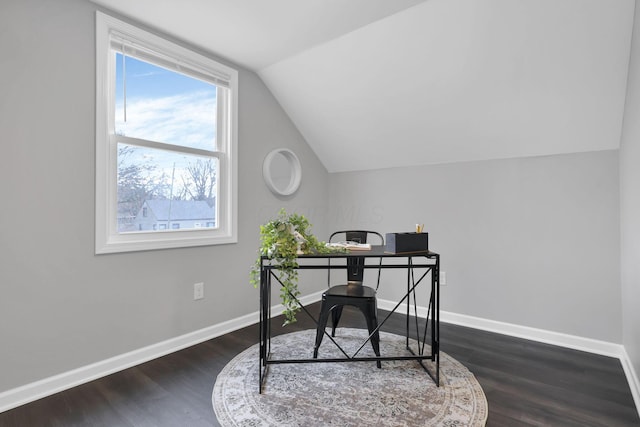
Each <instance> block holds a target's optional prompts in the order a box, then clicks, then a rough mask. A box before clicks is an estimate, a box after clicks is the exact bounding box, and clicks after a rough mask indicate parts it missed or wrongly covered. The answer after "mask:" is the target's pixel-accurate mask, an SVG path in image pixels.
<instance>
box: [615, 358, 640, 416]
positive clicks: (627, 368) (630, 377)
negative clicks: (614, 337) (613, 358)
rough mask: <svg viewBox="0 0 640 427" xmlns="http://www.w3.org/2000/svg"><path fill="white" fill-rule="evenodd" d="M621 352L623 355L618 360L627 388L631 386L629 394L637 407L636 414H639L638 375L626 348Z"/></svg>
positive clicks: (639, 378)
mask: <svg viewBox="0 0 640 427" xmlns="http://www.w3.org/2000/svg"><path fill="white" fill-rule="evenodd" d="M623 352H624V357H621V358H620V362H621V363H622V369H624V373H625V375H626V376H627V381H628V382H629V388H631V394H632V395H633V401H634V402H635V404H636V408H637V409H638V415H640V377H638V373H637V372H636V370H635V369H634V368H633V364H632V363H631V359H629V355H628V354H627V350H626V349H623Z"/></svg>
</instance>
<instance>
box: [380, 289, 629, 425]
mask: <svg viewBox="0 0 640 427" xmlns="http://www.w3.org/2000/svg"><path fill="white" fill-rule="evenodd" d="M396 304H397V303H396V302H394V301H389V300H381V299H378V307H379V308H381V309H383V310H392V309H393V307H395V305H396ZM398 310H399V312H401V313H405V312H406V310H407V306H406V304H403V305H401V306H400V307H398ZM412 310H413V309H412ZM416 311H417V314H418V316H420V317H425V316H426V315H427V308H426V307H418V308H417V310H416ZM440 321H441V322H445V323H451V324H454V325H459V326H467V327H469V328H474V329H480V330H483V331H488V332H495V333H498V334H503V335H509V336H512V337H517V338H524V339H527V340H531V341H537V342H542V343H546V344H553V345H557V346H561V347H566V348H571V349H574V350H581V351H586V352H589V353H594V354H600V355H603V356H609V357H615V358H618V359H620V363H621V364H622V368H623V370H624V373H625V376H626V377H627V382H628V383H629V388H630V389H631V394H632V395H633V400H634V402H635V405H636V410H637V411H638V414H639V415H640V381H639V380H638V378H639V377H638V374H637V373H636V372H635V370H634V369H633V364H632V363H631V361H630V359H629V355H628V354H627V352H626V350H625V348H624V346H623V345H621V344H614V343H610V342H607V341H600V340H594V339H591V338H584V337H579V336H575V335H569V334H563V333H560V332H553V331H547V330H544V329H537V328H531V327H528V326H520V325H514V324H511V323H505V322H498V321H495V320H488V319H483V318H480V317H474V316H467V315H464V314H457V313H451V312H448V311H440Z"/></svg>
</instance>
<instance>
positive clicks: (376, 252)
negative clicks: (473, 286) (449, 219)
mask: <svg viewBox="0 0 640 427" xmlns="http://www.w3.org/2000/svg"><path fill="white" fill-rule="evenodd" d="M438 256H439V254H437V253H435V252H431V251H428V250H426V251H416V252H385V246H384V245H372V246H371V249H370V250H369V249H367V250H361V249H360V250H354V249H351V250H348V251H347V252H343V253H340V252H337V253H335V252H332V253H327V254H304V255H298V258H300V259H305V258H351V257H363V258H374V257H375V258H380V257H383V258H393V257H403V258H407V257H426V258H437V257H438ZM262 258H263V259H267V257H266V256H263V257H262Z"/></svg>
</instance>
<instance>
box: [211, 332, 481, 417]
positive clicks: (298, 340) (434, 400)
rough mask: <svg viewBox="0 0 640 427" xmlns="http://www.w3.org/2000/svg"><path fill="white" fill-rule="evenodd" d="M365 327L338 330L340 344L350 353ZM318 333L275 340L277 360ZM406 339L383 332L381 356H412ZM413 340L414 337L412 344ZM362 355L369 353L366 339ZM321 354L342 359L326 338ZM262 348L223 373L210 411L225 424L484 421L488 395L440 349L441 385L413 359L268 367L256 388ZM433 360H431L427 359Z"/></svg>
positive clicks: (298, 353) (307, 352) (306, 348)
mask: <svg viewBox="0 0 640 427" xmlns="http://www.w3.org/2000/svg"><path fill="white" fill-rule="evenodd" d="M366 336H367V332H366V330H361V329H350V328H339V329H338V330H337V331H336V338H335V339H336V341H337V342H338V343H339V344H340V345H341V346H343V348H345V350H346V351H347V353H348V354H353V353H354V352H355V351H356V350H357V349H358V348H359V347H360V346H361V345H362V342H363V340H364V338H365V337H366ZM314 340H315V330H306V331H300V332H293V333H290V334H286V335H280V336H276V337H273V338H272V340H271V353H272V359H286V358H308V357H311V356H312V354H313V343H314ZM405 342H406V338H404V337H402V336H399V335H393V334H388V333H380V351H381V355H382V356H385V355H394V356H395V355H409V353H408V352H407V350H406V348H405ZM413 345H415V342H414V343H413ZM358 355H359V356H360V355H362V356H371V355H373V351H372V350H371V346H370V345H369V344H367V345H366V346H365V347H363V348H362V350H361V351H360V353H359V354H358ZM318 357H319V358H323V357H325V358H331V357H342V355H341V353H340V352H339V350H338V349H337V347H336V346H335V344H333V343H332V342H331V340H330V339H328V338H327V337H326V336H325V338H324V341H323V343H322V346H321V347H320V352H319V356H318ZM258 363H259V361H258V345H257V344H256V345H254V346H253V347H250V348H249V349H247V350H245V351H244V352H242V353H240V354H239V355H238V356H236V357H235V358H234V359H233V360H232V361H231V362H229V363H228V364H227V366H225V367H224V369H223V370H222V371H221V372H220V374H219V375H218V378H217V379H216V383H215V385H214V387H213V395H212V401H213V408H214V411H215V413H216V416H217V417H218V421H219V422H220V425H222V426H223V427H228V426H252V427H257V426H278V427H282V426H305V427H311V426H341V427H346V426H359V427H360V426H394V427H396V426H411V427H417V426H447V427H453V426H484V425H485V423H486V420H487V412H488V408H487V400H486V398H485V395H484V392H483V391H482V388H481V387H480V384H478V381H477V380H476V379H475V377H474V376H473V374H472V373H471V372H469V370H468V369H467V368H465V367H464V366H463V365H462V364H461V363H460V362H458V361H457V360H455V359H453V358H452V357H450V356H448V355H447V354H445V353H443V352H440V387H436V385H435V383H434V382H433V380H431V378H430V377H429V376H428V374H427V373H426V372H425V371H424V369H423V368H422V367H421V366H420V365H419V363H418V362H417V361H415V360H411V361H384V362H382V369H378V368H376V364H375V363H373V362H351V363H343V362H338V363H305V364H292V363H286V364H275V365H269V368H268V371H267V376H266V380H265V383H264V386H263V391H262V394H259V393H258V375H259V374H258V372H259V371H258ZM428 363H431V362H428Z"/></svg>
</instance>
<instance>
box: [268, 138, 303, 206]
mask: <svg viewBox="0 0 640 427" xmlns="http://www.w3.org/2000/svg"><path fill="white" fill-rule="evenodd" d="M262 176H263V177H264V182H265V183H266V184H267V187H269V190H271V191H272V192H273V193H274V194H278V195H280V196H289V195H291V194H293V193H295V192H296V190H298V187H300V181H301V180H302V167H301V166H300V160H298V156H296V155H295V153H294V152H293V151H291V150H289V149H287V148H277V149H275V150H273V151H271V152H270V153H269V154H267V157H265V158H264V163H263V164H262Z"/></svg>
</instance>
